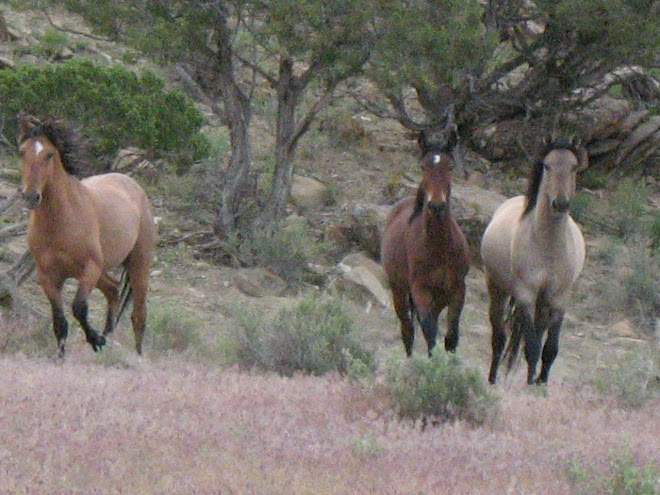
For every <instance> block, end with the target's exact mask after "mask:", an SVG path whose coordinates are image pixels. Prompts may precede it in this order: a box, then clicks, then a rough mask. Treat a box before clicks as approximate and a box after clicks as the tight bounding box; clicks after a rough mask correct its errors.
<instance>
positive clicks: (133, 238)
mask: <svg viewBox="0 0 660 495" xmlns="http://www.w3.org/2000/svg"><path fill="white" fill-rule="evenodd" d="M81 182H82V184H83V185H84V186H85V188H86V189H87V191H88V192H89V193H90V195H91V197H92V199H93V201H94V204H95V207H96V212H97V216H98V219H99V228H100V236H101V246H102V247H103V255H104V259H105V265H106V268H111V267H115V266H118V265H119V264H121V263H122V262H123V261H124V260H125V259H126V257H127V256H128V255H129V254H130V253H131V251H133V249H134V248H135V246H136V245H138V244H139V243H143V244H145V245H149V249H151V244H152V243H153V241H154V240H155V227H154V224H153V214H152V211H151V206H150V203H149V199H148V198H147V195H146V193H145V192H144V190H143V189H142V187H141V186H140V185H139V184H138V183H137V182H136V181H135V180H133V179H132V178H130V177H129V176H127V175H124V174H118V173H110V174H103V175H95V176H92V177H88V178H86V179H84V180H82V181H81Z"/></svg>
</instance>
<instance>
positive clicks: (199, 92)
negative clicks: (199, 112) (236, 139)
mask: <svg viewBox="0 0 660 495" xmlns="http://www.w3.org/2000/svg"><path fill="white" fill-rule="evenodd" d="M174 69H175V70H176V72H177V74H179V77H180V78H181V80H182V81H183V82H184V84H185V85H186V86H188V87H189V88H190V90H191V91H193V92H194V93H195V96H197V98H199V99H200V100H201V101H202V102H204V104H206V105H208V106H209V107H210V108H211V110H213V113H214V114H216V115H217V116H218V117H220V119H221V120H222V123H223V124H227V119H226V117H225V112H224V110H223V109H222V108H220V107H219V106H218V105H217V104H216V103H215V101H214V100H213V99H212V98H211V97H210V96H209V95H207V94H206V93H205V92H204V90H203V89H202V88H201V87H200V86H199V84H197V83H196V82H195V81H194V79H193V78H192V77H191V76H190V74H188V72H187V71H186V69H185V68H184V67H183V65H181V64H176V65H175V66H174Z"/></svg>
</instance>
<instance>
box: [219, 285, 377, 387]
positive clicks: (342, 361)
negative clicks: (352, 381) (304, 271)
mask: <svg viewBox="0 0 660 495" xmlns="http://www.w3.org/2000/svg"><path fill="white" fill-rule="evenodd" d="M235 317H236V318H237V320H238V328H236V329H235V330H234V331H232V332H231V336H230V340H231V341H232V343H233V351H234V355H235V358H236V361H237V362H238V363H239V364H240V365H241V366H243V367H245V368H258V369H261V370H265V371H274V372H276V373H279V374H281V375H284V376H291V375H293V374H294V373H295V372H298V371H301V372H303V373H308V374H310V375H317V376H318V375H324V374H326V373H329V372H331V371H337V372H339V373H342V374H352V375H360V374H364V373H365V372H366V370H372V369H373V366H374V357H373V353H371V352H370V351H368V350H366V349H365V348H364V347H363V346H362V345H361V343H360V342H359V341H358V340H357V338H356V337H355V326H354V323H353V319H352V318H351V317H350V315H349V314H348V312H347V310H346V308H345V306H344V303H343V301H342V300H341V299H340V298H338V297H335V296H331V295H317V294H315V293H310V294H308V295H306V296H305V297H303V298H302V299H301V300H300V302H298V303H297V304H296V305H295V306H294V307H292V308H285V309H282V310H280V311H279V313H277V314H276V315H275V316H274V317H273V318H270V319H268V318H266V317H265V315H264V314H263V313H259V312H256V311H241V312H239V313H238V314H236V315H235Z"/></svg>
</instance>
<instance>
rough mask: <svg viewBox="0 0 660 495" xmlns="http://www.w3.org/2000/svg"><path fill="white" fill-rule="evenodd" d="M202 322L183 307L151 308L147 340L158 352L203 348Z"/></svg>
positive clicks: (146, 332)
mask: <svg viewBox="0 0 660 495" xmlns="http://www.w3.org/2000/svg"><path fill="white" fill-rule="evenodd" d="M199 326H200V323H199V322H198V321H197V320H196V319H195V318H194V316H193V315H192V314H191V313H189V312H187V311H186V310H185V309H183V308H181V307H171V306H167V305H165V306H155V307H150V308H149V316H148V322H147V329H146V331H145V336H144V338H145V342H146V344H147V345H148V349H149V350H152V351H156V352H172V351H173V352H184V351H187V350H189V349H192V350H195V349H200V348H201V345H202V344H201V343H202V338H201V334H200V331H199Z"/></svg>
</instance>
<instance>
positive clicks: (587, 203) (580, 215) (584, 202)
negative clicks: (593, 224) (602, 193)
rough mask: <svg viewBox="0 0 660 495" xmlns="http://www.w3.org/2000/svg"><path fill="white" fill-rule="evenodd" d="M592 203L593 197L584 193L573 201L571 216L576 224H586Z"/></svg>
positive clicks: (576, 196)
mask: <svg viewBox="0 0 660 495" xmlns="http://www.w3.org/2000/svg"><path fill="white" fill-rule="evenodd" d="M591 203H592V201H591V196H589V195H588V194H585V193H582V192H580V193H577V194H576V195H575V197H574V198H573V199H572V200H571V216H572V217H573V218H574V219H575V221H576V222H579V223H582V222H584V220H585V218H586V217H587V216H588V213H589V209H590V208H591Z"/></svg>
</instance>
